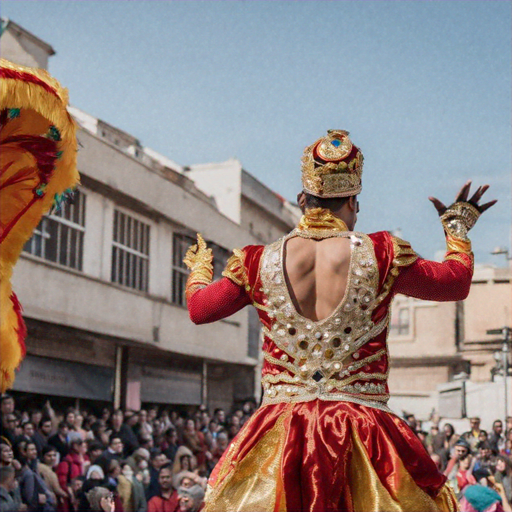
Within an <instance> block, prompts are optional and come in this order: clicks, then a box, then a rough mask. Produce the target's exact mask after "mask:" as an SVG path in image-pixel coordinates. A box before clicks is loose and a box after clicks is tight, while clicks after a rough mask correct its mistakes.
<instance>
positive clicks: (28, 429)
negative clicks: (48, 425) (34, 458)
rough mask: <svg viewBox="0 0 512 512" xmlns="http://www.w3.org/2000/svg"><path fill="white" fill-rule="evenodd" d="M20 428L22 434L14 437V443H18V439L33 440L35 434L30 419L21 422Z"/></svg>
mask: <svg viewBox="0 0 512 512" xmlns="http://www.w3.org/2000/svg"><path fill="white" fill-rule="evenodd" d="M21 429H22V434H21V436H20V437H19V438H18V439H16V443H19V442H20V441H27V442H33V441H34V434H35V428H34V424H33V423H32V422H31V421H26V422H25V423H23V425H22V427H21ZM36 446H37V445H36Z"/></svg>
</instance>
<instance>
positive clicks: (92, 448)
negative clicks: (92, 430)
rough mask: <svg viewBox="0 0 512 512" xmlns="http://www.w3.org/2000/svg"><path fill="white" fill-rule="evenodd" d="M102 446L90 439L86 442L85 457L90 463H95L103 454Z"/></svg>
mask: <svg viewBox="0 0 512 512" xmlns="http://www.w3.org/2000/svg"><path fill="white" fill-rule="evenodd" d="M103 451H104V450H103V446H102V445H101V444H100V443H98V442H97V441H90V442H88V443H87V457H88V458H89V462H90V463H91V464H95V463H96V461H97V460H98V459H99V458H100V457H101V455H102V454H103Z"/></svg>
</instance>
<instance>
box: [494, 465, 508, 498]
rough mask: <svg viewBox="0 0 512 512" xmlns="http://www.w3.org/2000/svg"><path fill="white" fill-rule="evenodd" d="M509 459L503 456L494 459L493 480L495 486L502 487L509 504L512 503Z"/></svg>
mask: <svg viewBox="0 0 512 512" xmlns="http://www.w3.org/2000/svg"><path fill="white" fill-rule="evenodd" d="M510 466H511V463H510V459H507V457H504V456H503V455H498V457H497V458H496V472H495V473H494V478H495V480H496V483H497V484H501V485H502V486H503V490H504V492H505V496H506V498H507V500H508V502H509V503H512V475H511V470H510Z"/></svg>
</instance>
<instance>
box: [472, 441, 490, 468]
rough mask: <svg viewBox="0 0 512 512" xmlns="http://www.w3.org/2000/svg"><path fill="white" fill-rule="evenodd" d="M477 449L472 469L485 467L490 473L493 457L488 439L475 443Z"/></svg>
mask: <svg viewBox="0 0 512 512" xmlns="http://www.w3.org/2000/svg"><path fill="white" fill-rule="evenodd" d="M477 450H478V455H477V457H476V462H475V468H474V471H478V470H479V469H483V468H485V469H487V470H488V471H489V474H491V473H492V472H493V469H494V457H493V455H492V450H491V445H490V444H489V442H488V441H481V442H480V443H478V445H477Z"/></svg>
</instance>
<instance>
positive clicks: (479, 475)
mask: <svg viewBox="0 0 512 512" xmlns="http://www.w3.org/2000/svg"><path fill="white" fill-rule="evenodd" d="M405 416H406V417H405V419H406V421H407V423H408V424H409V426H410V427H411V428H412V429H413V430H414V431H415V432H416V434H417V435H418V437H419V438H420V439H421V441H422V442H423V444H424V446H425V448H426V449H427V450H428V452H429V453H430V454H431V457H432V460H433V461H434V462H435V463H436V465H437V467H438V469H439V471H441V472H443V473H444V474H445V475H446V476H447V478H448V480H449V482H450V484H451V486H452V488H453V489H454V491H455V493H456V495H457V498H458V500H459V505H460V510H461V512H483V511H485V512H501V511H504V512H511V511H512V509H511V503H512V476H511V466H512V417H508V418H507V420H506V424H505V425H504V424H503V422H502V421H501V420H499V419H497V420H495V421H494V422H493V423H492V426H491V429H490V430H489V431H487V430H484V429H482V428H481V426H480V423H481V421H480V418H477V417H474V418H470V420H469V424H470V429H469V430H468V431H467V432H462V433H460V434H459V433H457V432H456V431H455V428H454V427H453V425H452V424H451V423H444V424H443V425H442V427H441V426H440V421H439V419H438V418H433V421H432V422H431V427H430V429H429V431H428V432H427V431H424V430H422V428H421V425H419V424H418V422H417V421H416V419H415V417H414V415H412V414H406V415H405Z"/></svg>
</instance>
